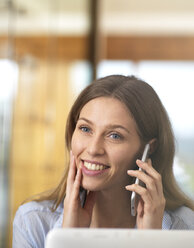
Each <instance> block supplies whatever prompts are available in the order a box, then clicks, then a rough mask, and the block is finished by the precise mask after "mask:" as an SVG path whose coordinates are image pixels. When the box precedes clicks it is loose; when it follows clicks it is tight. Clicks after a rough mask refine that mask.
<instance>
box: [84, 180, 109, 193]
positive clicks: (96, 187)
mask: <svg viewBox="0 0 194 248" xmlns="http://www.w3.org/2000/svg"><path fill="white" fill-rule="evenodd" d="M82 187H83V188H84V189H86V190H89V191H100V190H103V189H104V187H103V186H102V185H99V184H95V183H94V182H84V180H83V181H82Z"/></svg>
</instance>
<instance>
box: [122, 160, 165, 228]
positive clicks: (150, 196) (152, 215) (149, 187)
mask: <svg viewBox="0 0 194 248" xmlns="http://www.w3.org/2000/svg"><path fill="white" fill-rule="evenodd" d="M136 163H137V165H138V166H139V167H140V168H142V169H143V170H144V171H145V172H146V173H145V172H143V171H139V170H129V171H127V173H128V175H130V176H132V177H137V178H139V180H141V181H142V182H143V183H145V185H146V188H144V187H142V186H140V185H137V184H132V185H127V186H126V189H127V190H129V191H135V192H136V193H137V194H138V195H140V200H139V202H138V205H137V219H136V223H137V228H138V229H162V220H163V214H164V208H165V204H166V201H165V198H164V195H163V187H162V180H161V175H160V174H159V173H158V172H157V171H156V170H155V169H154V168H153V167H152V162H151V159H148V162H145V163H144V162H142V161H141V160H137V161H136Z"/></svg>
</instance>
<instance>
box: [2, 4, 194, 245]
mask: <svg viewBox="0 0 194 248" xmlns="http://www.w3.org/2000/svg"><path fill="white" fill-rule="evenodd" d="M110 74H123V75H130V74H134V75H136V76H139V77H140V78H142V79H144V80H146V81H147V82H148V83H149V84H151V85H152V86H153V87H154V89H155V90H156V92H157V93H158V95H159V96H160V98H161V100H162V102H163V104H164V105H165V107H166V109H167V111H168V113H169V116H170V119H171V121H172V124H173V128H174V131H175V136H176V145H177V150H176V157H175V161H174V165H175V166H174V168H175V169H174V172H175V175H176V178H177V181H178V183H179V184H180V185H181V187H182V188H183V190H184V191H185V192H186V193H187V194H188V195H190V197H192V198H193V199H194V114H193V109H194V97H193V92H194V1H193V0H184V1H183V0H171V1H169V0H146V1H145V0H71V1H69V0H55V1H52V0H39V1H33V0H0V246H1V247H5V248H7V247H11V237H12V228H11V226H12V221H13V218H14V215H15V212H16V210H17V208H18V206H19V205H20V204H21V203H22V202H23V201H24V200H25V199H26V198H28V197H30V196H32V195H33V194H36V193H39V192H41V191H44V190H46V189H48V188H51V187H53V186H55V185H56V183H57V182H58V180H59V179H60V177H61V174H62V172H63V169H64V166H65V161H66V160H67V158H66V157H67V153H66V152H65V146H64V130H65V121H66V117H67V114H68V111H69V109H70V107H71V105H72V103H73V101H74V99H75V97H76V95H77V94H78V93H79V92H80V91H81V90H82V89H83V88H84V87H85V86H86V85H88V84H89V83H91V82H92V80H93V79H95V78H98V77H102V76H106V75H110Z"/></svg>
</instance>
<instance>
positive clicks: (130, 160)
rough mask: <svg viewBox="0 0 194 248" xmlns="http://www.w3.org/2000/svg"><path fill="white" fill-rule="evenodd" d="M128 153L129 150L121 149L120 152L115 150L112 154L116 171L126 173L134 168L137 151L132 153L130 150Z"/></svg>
mask: <svg viewBox="0 0 194 248" xmlns="http://www.w3.org/2000/svg"><path fill="white" fill-rule="evenodd" d="M129 151H130V149H126V150H125V149H122V150H121V151H119V150H117V151H116V152H115V153H113V156H112V159H113V161H114V164H115V165H116V167H117V169H119V170H122V171H123V170H124V171H126V170H128V169H135V168H136V159H138V154H139V151H137V150H136V151H133V150H132V149H131V152H129Z"/></svg>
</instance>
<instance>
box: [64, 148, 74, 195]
mask: <svg viewBox="0 0 194 248" xmlns="http://www.w3.org/2000/svg"><path fill="white" fill-rule="evenodd" d="M75 176H76V164H75V158H74V156H73V154H72V152H70V164H69V172H68V176H67V189H66V193H68V192H71V189H72V187H73V183H74V180H75Z"/></svg>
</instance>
